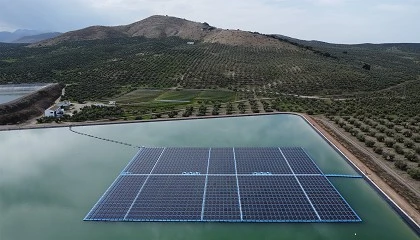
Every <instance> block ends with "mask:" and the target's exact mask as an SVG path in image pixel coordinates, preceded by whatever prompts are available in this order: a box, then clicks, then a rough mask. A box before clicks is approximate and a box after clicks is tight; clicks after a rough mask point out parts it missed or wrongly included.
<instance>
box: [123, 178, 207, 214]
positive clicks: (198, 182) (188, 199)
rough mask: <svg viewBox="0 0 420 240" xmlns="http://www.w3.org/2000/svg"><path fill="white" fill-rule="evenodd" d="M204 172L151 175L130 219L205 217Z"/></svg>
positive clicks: (136, 200) (137, 199) (135, 203)
mask: <svg viewBox="0 0 420 240" xmlns="http://www.w3.org/2000/svg"><path fill="white" fill-rule="evenodd" d="M204 180H205V177H204V176H151V177H150V178H149V179H148V181H147V183H146V185H145V187H144V188H143V189H142V191H141V193H140V194H139V195H138V198H136V199H135V201H134V203H133V206H132V207H131V209H130V211H128V212H127V215H126V217H125V219H126V220H127V221H164V220H166V219H168V220H170V221H198V220H201V211H202V203H203V189H204Z"/></svg>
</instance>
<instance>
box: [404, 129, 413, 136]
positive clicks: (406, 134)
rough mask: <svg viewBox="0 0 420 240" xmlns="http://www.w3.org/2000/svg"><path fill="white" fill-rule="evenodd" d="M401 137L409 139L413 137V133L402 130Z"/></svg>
mask: <svg viewBox="0 0 420 240" xmlns="http://www.w3.org/2000/svg"><path fill="white" fill-rule="evenodd" d="M403 135H404V136H406V137H411V136H413V133H412V132H411V131H410V130H404V131H403Z"/></svg>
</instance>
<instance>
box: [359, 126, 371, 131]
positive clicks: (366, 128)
mask: <svg viewBox="0 0 420 240" xmlns="http://www.w3.org/2000/svg"><path fill="white" fill-rule="evenodd" d="M360 130H362V131H363V132H369V130H370V127H369V126H367V125H363V126H361V127H360Z"/></svg>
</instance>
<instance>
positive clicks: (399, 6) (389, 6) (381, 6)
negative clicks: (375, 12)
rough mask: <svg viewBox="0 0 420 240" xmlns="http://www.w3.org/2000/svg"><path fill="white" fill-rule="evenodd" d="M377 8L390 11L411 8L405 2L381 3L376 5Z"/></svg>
mask: <svg viewBox="0 0 420 240" xmlns="http://www.w3.org/2000/svg"><path fill="white" fill-rule="evenodd" d="M376 8H377V9H379V10H383V11H390V12H403V11H406V10H408V9H409V6H407V5H403V4H386V3H383V4H379V5H377V6H376Z"/></svg>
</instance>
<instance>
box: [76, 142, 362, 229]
mask: <svg viewBox="0 0 420 240" xmlns="http://www.w3.org/2000/svg"><path fill="white" fill-rule="evenodd" d="M333 175H334V174H333ZM334 176H338V175H334ZM340 176H341V175H340ZM343 176H344V175H343ZM352 177H354V176H352ZM84 220H89V221H219V222H359V221H361V219H360V218H359V216H358V215H357V214H356V213H355V211H354V210H353V209H352V208H351V207H350V205H349V204H348V203H347V202H346V201H345V199H344V198H343V197H342V196H341V195H340V193H339V192H338V191H337V190H336V189H335V187H334V186H333V185H332V184H331V182H330V181H329V180H328V178H327V175H324V174H323V173H322V172H321V170H320V169H319V168H318V166H317V165H316V163H315V162H314V161H313V160H312V159H311V158H310V156H309V155H308V154H307V153H306V152H305V150H304V149H302V148H296V147H293V148H291V147H288V148H276V147H270V148H141V149H140V150H139V152H138V153H137V154H136V156H135V157H134V158H133V159H132V160H131V161H130V162H129V163H128V165H127V167H126V168H125V169H124V170H123V171H122V172H121V174H120V175H119V176H118V177H117V179H116V180H115V181H114V183H113V184H112V185H111V186H110V187H109V189H108V190H107V191H106V192H105V193H104V195H103V196H102V197H101V198H100V199H99V201H98V202H97V203H96V204H95V205H94V207H93V208H92V210H91V211H90V212H89V213H88V214H87V215H86V217H85V219H84Z"/></svg>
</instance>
